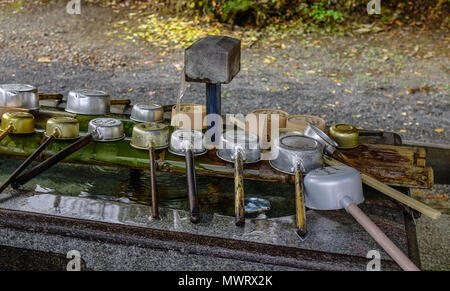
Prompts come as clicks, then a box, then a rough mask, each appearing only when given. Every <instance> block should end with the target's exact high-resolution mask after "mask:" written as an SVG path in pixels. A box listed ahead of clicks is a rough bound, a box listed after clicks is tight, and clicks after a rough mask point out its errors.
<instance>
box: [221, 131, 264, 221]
mask: <svg viewBox="0 0 450 291" xmlns="http://www.w3.org/2000/svg"><path fill="white" fill-rule="evenodd" d="M217 156H218V157H219V158H220V159H222V160H224V161H226V162H230V163H234V192H235V202H234V211H235V223H236V225H237V226H244V225H245V199H244V164H250V163H256V162H258V161H259V160H260V159H261V151H260V148H259V139H258V136H257V135H255V134H252V133H249V132H245V131H243V130H229V131H226V132H224V133H223V134H222V136H221V140H220V148H219V150H218V151H217Z"/></svg>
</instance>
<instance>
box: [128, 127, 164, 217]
mask: <svg viewBox="0 0 450 291" xmlns="http://www.w3.org/2000/svg"><path fill="white" fill-rule="evenodd" d="M130 144H131V146H132V147H134V148H136V149H140V150H148V152H149V159H150V184H151V187H152V189H151V191H152V192H151V195H152V217H153V218H154V219H158V218H159V207H158V187H157V184H156V169H155V150H159V149H164V148H167V147H168V146H169V127H168V126H167V125H165V124H161V123H156V122H146V123H140V124H137V125H135V126H134V127H133V134H132V137H131V143H130Z"/></svg>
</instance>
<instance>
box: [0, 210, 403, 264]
mask: <svg viewBox="0 0 450 291" xmlns="http://www.w3.org/2000/svg"><path fill="white" fill-rule="evenodd" d="M0 225H1V226H2V227H9V228H13V229H19V230H25V231H32V232H43V233H47V234H56V235H62V236H66V237H76V238H80V239H85V240H91V241H99V240H100V241H104V242H108V243H116V244H124V245H133V246H140V247H144V248H153V249H160V250H175V251H179V252H183V253H184V254H192V255H202V256H211V257H219V258H226V259H233V260H238V261H249V262H256V263H261V264H271V265H278V266H286V267H292V268H298V269H309V270H365V269H366V265H367V259H366V258H364V257H358V256H351V255H343V254H336V253H326V252H320V251H312V250H305V249H299V248H294V247H285V246H276V245H270V244H263V243H256V242H248V241H240V240H235V239H227V238H217V237H211V236H204V235H196V234H189V233H182V232H174V231H167V230H159V229H153V228H146V227H139V226H128V225H121V224H113V223H105V222H99V221H92V220H85V219H75V218H68V217H59V216H54V215H47V214H39V213H34V212H24V211H16V210H7V209H0ZM382 266H383V267H384V268H385V269H395V270H399V267H398V266H397V264H395V263H394V262H392V261H387V260H383V261H382Z"/></svg>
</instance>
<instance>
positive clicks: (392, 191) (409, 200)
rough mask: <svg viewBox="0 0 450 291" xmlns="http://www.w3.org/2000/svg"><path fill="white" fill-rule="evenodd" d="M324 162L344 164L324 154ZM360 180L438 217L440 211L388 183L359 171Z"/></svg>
mask: <svg viewBox="0 0 450 291" xmlns="http://www.w3.org/2000/svg"><path fill="white" fill-rule="evenodd" d="M324 162H325V163H326V164H327V165H329V166H345V164H344V163H341V162H339V161H338V160H336V159H333V158H331V157H327V156H324ZM361 180H362V181H363V183H364V184H366V185H368V186H370V187H372V188H374V189H376V190H378V191H380V192H381V193H383V194H386V195H387V196H389V197H391V198H393V199H395V200H397V201H399V202H401V203H403V204H405V205H407V206H409V207H411V208H413V209H415V210H417V211H419V212H421V213H423V214H424V215H426V216H428V217H430V218H433V219H438V218H439V217H440V216H441V215H442V213H441V212H440V211H438V210H436V209H433V208H431V207H429V206H428V205H426V204H424V203H422V202H419V201H417V200H415V199H413V198H411V197H409V196H408V195H405V194H403V193H401V192H400V191H397V190H395V189H394V188H392V187H389V186H388V185H386V184H384V183H382V182H380V181H378V180H377V179H375V178H373V177H371V176H369V175H367V174H364V173H361Z"/></svg>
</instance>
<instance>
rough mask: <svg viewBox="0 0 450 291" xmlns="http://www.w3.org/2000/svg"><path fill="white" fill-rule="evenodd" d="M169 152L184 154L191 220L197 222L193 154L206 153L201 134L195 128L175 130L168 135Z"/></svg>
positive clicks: (198, 219) (198, 218) (198, 210)
mask: <svg viewBox="0 0 450 291" xmlns="http://www.w3.org/2000/svg"><path fill="white" fill-rule="evenodd" d="M169 152H170V153H172V154H174V155H178V156H184V157H185V159H186V177H187V185H188V196H189V208H190V216H191V222H192V223H197V222H199V221H200V209H199V206H198V193H197V181H196V177H195V165H194V156H199V155H203V154H205V153H206V149H205V146H204V144H203V134H202V133H201V132H200V131H197V130H189V129H177V130H175V131H174V132H173V133H172V135H171V137H170V145H169Z"/></svg>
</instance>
